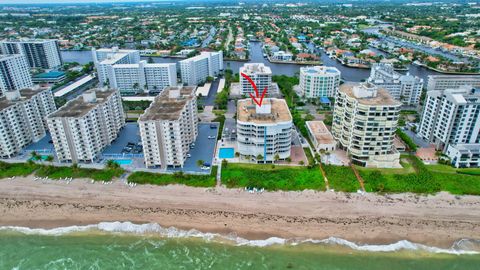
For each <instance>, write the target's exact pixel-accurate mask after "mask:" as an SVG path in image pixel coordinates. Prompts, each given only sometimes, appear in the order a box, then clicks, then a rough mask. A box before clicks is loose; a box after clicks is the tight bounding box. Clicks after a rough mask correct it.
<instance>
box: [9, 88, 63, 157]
mask: <svg viewBox="0 0 480 270" xmlns="http://www.w3.org/2000/svg"><path fill="white" fill-rule="evenodd" d="M55 109H56V108H55V102H54V100H53V95H52V92H51V91H50V89H45V88H36V89H22V90H12V91H7V92H5V95H4V96H3V97H1V98H0V157H1V158H11V157H13V156H15V155H16V154H18V153H19V152H20V151H21V150H22V148H24V147H26V146H27V145H29V144H30V143H32V142H37V141H39V140H40V139H41V138H43V137H44V136H45V135H46V131H47V121H46V116H47V115H48V114H50V113H51V112H53V111H55Z"/></svg>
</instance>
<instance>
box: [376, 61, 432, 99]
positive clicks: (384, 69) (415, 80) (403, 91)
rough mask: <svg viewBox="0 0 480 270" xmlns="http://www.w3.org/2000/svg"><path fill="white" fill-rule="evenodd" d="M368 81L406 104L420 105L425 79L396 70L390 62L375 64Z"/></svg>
mask: <svg viewBox="0 0 480 270" xmlns="http://www.w3.org/2000/svg"><path fill="white" fill-rule="evenodd" d="M368 82H369V83H372V84H375V85H376V86H378V87H381V88H383V89H385V90H387V91H388V92H389V93H390V95H391V96H392V97H393V98H394V99H396V100H399V101H400V102H402V104H404V105H418V104H419V103H420V97H421V95H422V89H423V79H420V78H419V77H416V76H412V75H409V74H407V75H403V74H400V73H398V72H396V71H395V70H394V68H393V65H392V64H390V63H376V64H373V66H372V69H371V71H370V77H369V78H368Z"/></svg>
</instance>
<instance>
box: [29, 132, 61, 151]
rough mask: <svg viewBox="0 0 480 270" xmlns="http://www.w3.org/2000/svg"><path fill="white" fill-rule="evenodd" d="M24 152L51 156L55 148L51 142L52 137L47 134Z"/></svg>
mask: <svg viewBox="0 0 480 270" xmlns="http://www.w3.org/2000/svg"><path fill="white" fill-rule="evenodd" d="M25 151H26V152H33V151H35V152H37V153H38V154H46V155H52V154H53V153H54V152H55V148H54V146H53V142H52V136H50V133H47V134H46V135H45V136H44V137H43V138H42V139H41V140H39V141H38V142H35V143H31V144H30V145H28V146H27V147H26V148H25Z"/></svg>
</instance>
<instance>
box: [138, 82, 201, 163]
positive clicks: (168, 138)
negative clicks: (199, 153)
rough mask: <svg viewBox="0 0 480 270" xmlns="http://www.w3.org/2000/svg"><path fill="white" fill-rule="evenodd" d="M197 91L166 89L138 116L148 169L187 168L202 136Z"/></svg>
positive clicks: (194, 88) (189, 88) (190, 87)
mask: <svg viewBox="0 0 480 270" xmlns="http://www.w3.org/2000/svg"><path fill="white" fill-rule="evenodd" d="M195 90H196V87H195V86H183V87H180V86H176V87H167V88H165V90H163V91H162V92H161V93H160V94H159V95H158V96H156V97H155V100H154V101H153V102H152V103H151V104H150V107H148V109H147V110H146V111H145V113H144V114H143V115H141V116H140V118H139V119H138V124H139V126H140V136H141V138H142V145H143V154H144V157H145V165H146V167H147V168H162V169H165V168H167V167H183V164H184V162H185V159H187V154H188V151H189V149H190V145H191V144H192V143H193V142H194V141H195V139H196V138H197V135H198V127H197V125H198V115H197V114H198V113H197V98H196V96H195ZM200 147H201V146H200Z"/></svg>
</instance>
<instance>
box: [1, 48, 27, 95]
mask: <svg viewBox="0 0 480 270" xmlns="http://www.w3.org/2000/svg"><path fill="white" fill-rule="evenodd" d="M31 87H33V82H32V76H31V75H30V68H29V67H28V64H27V61H26V60H25V57H24V56H22V55H21V54H12V55H0V96H1V95H2V93H4V92H6V91H10V90H21V89H25V88H31Z"/></svg>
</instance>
